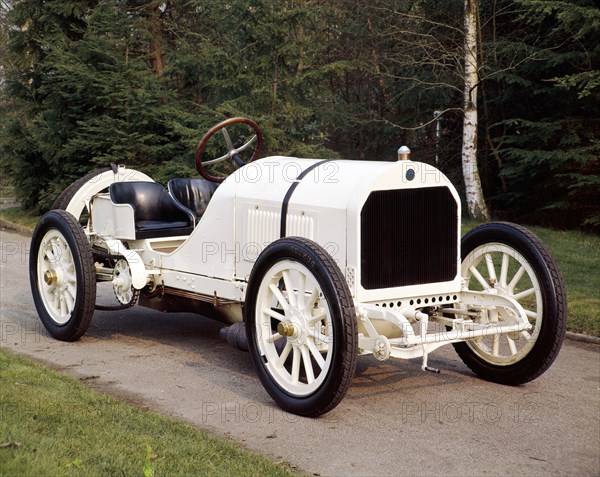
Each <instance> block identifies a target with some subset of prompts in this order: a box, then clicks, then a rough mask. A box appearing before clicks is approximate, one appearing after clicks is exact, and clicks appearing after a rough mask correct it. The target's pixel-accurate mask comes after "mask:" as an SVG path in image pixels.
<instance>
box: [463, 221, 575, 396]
mask: <svg viewBox="0 0 600 477" xmlns="http://www.w3.org/2000/svg"><path fill="white" fill-rule="evenodd" d="M461 248H462V264H461V275H462V277H463V280H464V283H465V288H466V289H467V290H473V291H482V292H485V293H492V294H498V295H504V296H507V297H510V298H512V299H514V300H515V301H517V302H518V303H519V304H520V305H521V306H522V307H523V309H524V310H525V314H526V316H527V320H528V321H529V323H530V324H531V325H532V326H533V328H532V329H531V330H529V331H521V332H514V333H507V334H498V335H493V336H486V337H479V338H476V339H472V340H469V341H467V342H464V343H456V344H455V348H456V349H457V351H458V354H459V355H460V357H461V358H462V359H463V361H465V363H466V364H467V365H468V366H469V367H470V368H471V369H472V370H473V371H475V372H476V373H477V374H479V375H481V376H483V377H484V378H486V379H490V380H492V381H499V382H504V383H506V384H520V383H523V382H527V381H530V380H532V379H534V378H535V377H537V376H539V375H540V374H541V373H543V372H544V371H545V370H546V369H547V368H548V367H549V366H550V364H551V363H552V362H553V361H554V359H555V358H556V355H557V354H558V350H559V349H560V345H561V343H562V339H563V336H564V333H565V328H566V294H565V289H564V285H563V283H562V279H561V277H560V273H559V272H558V268H557V267H556V264H555V263H554V260H553V259H552V257H551V256H550V254H549V252H548V251H547V249H546V248H545V247H544V246H543V245H542V243H541V242H540V241H539V239H538V238H537V237H535V236H534V235H533V234H532V233H531V232H529V231H527V230H526V229H524V228H523V227H519V226H517V225H514V224H508V223H501V222H500V223H491V224H486V225H482V226H480V227H477V228H475V229H473V230H472V231H471V232H469V233H468V234H467V235H465V237H464V238H463V241H462V247H461ZM480 316H481V318H479V320H480V322H481V324H483V325H485V326H494V324H495V323H498V325H506V324H515V323H518V322H519V319H518V315H517V312H516V310H513V309H510V308H506V307H497V308H495V309H486V310H481V313H480Z"/></svg>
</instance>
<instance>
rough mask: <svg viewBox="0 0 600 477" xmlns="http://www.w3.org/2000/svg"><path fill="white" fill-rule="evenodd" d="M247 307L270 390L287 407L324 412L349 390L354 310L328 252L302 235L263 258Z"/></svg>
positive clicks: (252, 343)
mask: <svg viewBox="0 0 600 477" xmlns="http://www.w3.org/2000/svg"><path fill="white" fill-rule="evenodd" d="M246 297H247V298H246V303H245V306H244V319H245V321H246V333H247V336H248V344H249V351H250V354H251V356H252V361H253V363H254V367H255V369H256V371H257V373H258V376H259V378H260V380H261V382H262V384H263V386H264V387H265V389H266V391H267V392H268V393H269V395H270V396H271V397H272V398H273V400H274V401H275V402H276V403H277V404H278V405H279V406H280V407H281V408H283V409H285V410H286V411H289V412H292V413H294V414H299V415H302V416H311V417H314V416H319V415H321V414H324V413H326V412H329V411H331V410H332V409H333V408H334V407H336V406H337V405H338V404H339V403H340V401H341V400H342V398H343V397H344V396H345V394H346V392H347V390H348V387H349V386H350V383H351V380H352V377H353V375H354V371H355V368H356V356H357V349H358V335H357V330H356V313H355V310H354V303H353V300H352V297H351V296H350V291H349V289H348V285H347V284H346V281H345V280H344V277H343V275H342V273H341V272H340V269H339V268H338V266H337V265H336V263H335V262H334V261H333V259H332V258H331V256H330V255H328V254H327V252H326V251H325V250H324V249H323V248H322V247H320V246H319V245H318V244H316V243H314V242H312V241H310V240H307V239H303V238H299V237H290V238H283V239H280V240H277V241H276V242H273V243H272V244H271V245H269V246H268V247H267V248H266V249H265V250H264V251H263V252H262V253H261V255H260V256H259V257H258V260H257V261H256V264H255V265H254V268H253V270H252V274H251V276H250V280H249V285H248V290H247V293H246Z"/></svg>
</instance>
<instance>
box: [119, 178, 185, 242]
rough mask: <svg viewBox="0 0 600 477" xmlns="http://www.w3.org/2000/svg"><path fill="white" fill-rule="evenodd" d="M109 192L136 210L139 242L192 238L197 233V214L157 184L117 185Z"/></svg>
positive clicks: (136, 230)
mask: <svg viewBox="0 0 600 477" xmlns="http://www.w3.org/2000/svg"><path fill="white" fill-rule="evenodd" d="M108 191H109V194H110V198H111V200H112V201H113V202H114V203H115V204H130V205H131V206H132V207H133V214H134V219H135V238H136V239H145V238H157V237H172V236H176V235H189V234H191V233H192V231H193V230H194V220H195V217H194V214H193V213H192V212H191V211H190V210H188V209H186V208H185V207H183V206H182V205H181V204H178V203H177V202H176V201H175V200H173V198H172V197H171V196H170V195H169V193H168V192H167V190H166V189H165V188H164V187H163V186H162V185H160V184H158V183H156V182H115V183H114V184H111V185H110V186H109V187H108Z"/></svg>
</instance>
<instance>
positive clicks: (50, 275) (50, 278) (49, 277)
mask: <svg viewBox="0 0 600 477" xmlns="http://www.w3.org/2000/svg"><path fill="white" fill-rule="evenodd" d="M44 281H45V282H46V285H48V286H52V285H56V282H57V281H58V275H57V273H56V270H46V271H45V272H44Z"/></svg>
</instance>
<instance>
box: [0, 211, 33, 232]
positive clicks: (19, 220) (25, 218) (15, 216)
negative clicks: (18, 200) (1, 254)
mask: <svg viewBox="0 0 600 477" xmlns="http://www.w3.org/2000/svg"><path fill="white" fill-rule="evenodd" d="M0 219H4V220H6V221H7V222H10V223H12V224H17V225H20V226H22V227H26V228H30V229H31V230H33V229H34V228H35V225H36V224H37V223H38V220H40V216H39V215H33V214H31V213H29V212H27V211H25V210H23V209H22V208H21V207H20V206H15V207H7V208H6V209H0Z"/></svg>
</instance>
